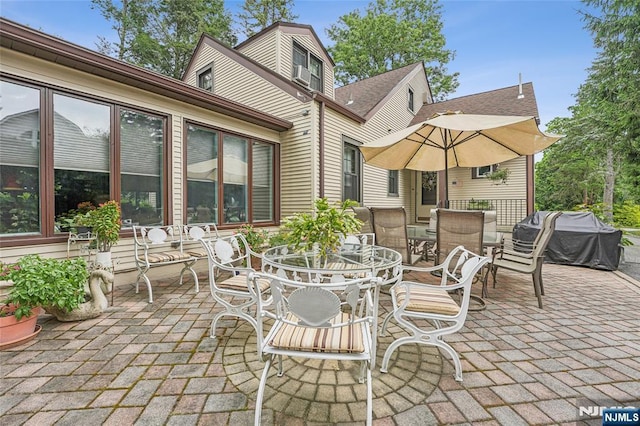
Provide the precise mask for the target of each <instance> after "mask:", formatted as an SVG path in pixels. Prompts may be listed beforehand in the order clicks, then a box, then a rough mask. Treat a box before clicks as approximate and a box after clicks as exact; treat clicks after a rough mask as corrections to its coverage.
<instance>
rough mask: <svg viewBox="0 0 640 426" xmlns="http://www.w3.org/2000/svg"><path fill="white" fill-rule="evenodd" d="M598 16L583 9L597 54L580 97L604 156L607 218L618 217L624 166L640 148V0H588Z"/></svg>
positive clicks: (604, 200) (594, 145)
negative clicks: (616, 194)
mask: <svg viewBox="0 0 640 426" xmlns="http://www.w3.org/2000/svg"><path fill="white" fill-rule="evenodd" d="M584 3H585V4H586V5H587V6H592V7H596V8H599V9H600V11H601V13H600V14H599V15H595V14H591V13H587V12H584V13H583V17H584V21H585V22H586V28H587V29H588V30H589V31H590V32H591V34H592V35H593V40H594V44H595V46H596V47H597V48H598V49H599V52H598V55H597V57H596V59H595V60H594V62H593V64H592V66H591V68H590V69H589V76H588V77H587V81H586V83H585V84H583V85H582V86H581V87H580V89H579V92H578V96H577V100H578V103H579V104H580V105H582V106H586V108H587V109H588V110H589V112H590V114H589V119H590V120H591V122H592V126H593V128H594V129H596V131H595V132H593V136H594V138H593V139H592V140H591V143H592V144H593V147H594V151H595V152H596V153H598V154H600V156H601V157H600V158H603V160H604V173H605V185H604V192H603V203H604V213H605V217H606V218H607V219H609V220H612V219H613V202H614V192H615V182H616V176H617V174H618V173H619V172H620V165H621V164H623V163H624V162H625V160H626V159H628V158H629V156H630V155H635V153H637V152H638V148H640V78H638V75H639V74H640V38H639V37H638V28H640V3H638V2H637V1H635V0H584Z"/></svg>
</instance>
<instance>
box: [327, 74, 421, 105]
mask: <svg viewBox="0 0 640 426" xmlns="http://www.w3.org/2000/svg"><path fill="white" fill-rule="evenodd" d="M418 65H420V66H422V64H421V63H415V64H411V65H407V66H405V67H402V68H397V69H395V70H391V71H387V72H385V73H383V74H379V75H376V76H374V77H370V78H367V79H364V80H360V81H356V82H355V83H351V84H347V85H346V86H342V87H338V88H337V89H336V90H335V99H336V102H337V103H339V104H341V105H344V106H346V107H347V108H349V109H351V110H352V111H353V112H355V113H357V114H359V115H361V116H363V117H366V116H367V114H368V113H369V112H370V111H371V110H372V109H373V108H375V106H376V105H378V104H379V103H380V101H382V100H383V99H384V98H385V96H387V95H388V94H389V93H390V92H391V91H392V90H393V88H394V87H396V86H397V85H398V83H400V81H401V80H402V79H403V78H405V77H406V76H407V75H408V74H409V73H410V72H411V71H413V70H414V69H415V68H416V66H418ZM349 100H353V102H352V103H349Z"/></svg>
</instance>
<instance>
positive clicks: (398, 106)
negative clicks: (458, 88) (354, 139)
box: [364, 74, 424, 217]
mask: <svg viewBox="0 0 640 426" xmlns="http://www.w3.org/2000/svg"><path fill="white" fill-rule="evenodd" d="M420 78H422V79H424V76H422V77H421V76H420V75H419V74H418V75H416V76H415V77H413V78H412V79H410V80H409V82H407V83H405V84H402V85H401V86H400V88H399V89H398V90H397V91H396V92H395V93H394V94H393V95H392V96H391V98H390V99H389V100H388V102H387V103H386V104H385V105H384V106H382V108H380V110H379V111H378V112H377V113H376V114H375V115H374V116H373V117H371V119H370V120H368V121H367V123H366V124H365V126H364V128H365V131H366V132H367V134H369V135H371V136H370V138H371V140H375V139H376V138H379V137H382V136H384V135H386V134H388V133H390V132H391V133H392V132H395V131H398V130H400V129H404V128H405V127H407V126H408V124H409V123H410V122H411V120H412V119H413V117H414V115H413V114H412V113H411V111H409V109H408V107H407V105H408V104H407V90H408V84H411V87H412V89H413V91H414V96H415V98H416V99H421V92H420V90H419V89H420V88H421V85H422V84H421V83H420ZM417 107H418V106H417V105H416V110H417ZM365 142H370V140H366V141H365ZM364 173H365V205H371V206H385V207H398V206H404V207H405V208H406V209H407V214H408V215H409V217H414V213H413V211H412V210H411V209H412V207H411V206H413V204H415V201H414V200H413V197H414V194H413V192H412V191H411V186H412V180H413V177H412V176H413V174H412V172H410V171H407V170H405V171H402V172H401V173H399V182H398V190H399V195H400V196H399V197H389V196H388V193H387V189H388V185H387V184H388V176H389V173H388V171H387V170H384V169H379V168H377V167H371V166H368V165H367V166H365V172H364Z"/></svg>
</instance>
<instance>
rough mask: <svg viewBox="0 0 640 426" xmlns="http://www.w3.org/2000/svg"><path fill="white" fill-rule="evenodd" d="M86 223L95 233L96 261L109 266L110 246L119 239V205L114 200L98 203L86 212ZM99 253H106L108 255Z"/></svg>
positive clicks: (120, 216)
mask: <svg viewBox="0 0 640 426" xmlns="http://www.w3.org/2000/svg"><path fill="white" fill-rule="evenodd" d="M88 217H89V218H88V220H87V222H88V225H89V226H91V227H92V228H93V231H92V232H93V233H94V234H95V235H96V240H97V246H98V256H97V263H99V264H102V265H103V266H106V267H109V266H111V247H112V246H113V245H114V244H117V243H118V241H119V240H120V227H121V226H122V214H121V211H120V205H119V204H118V202H117V201H115V200H110V201H107V202H106V203H103V204H100V205H99V206H98V208H97V209H95V210H91V211H90V212H89V213H88ZM101 253H108V255H105V254H102V255H101Z"/></svg>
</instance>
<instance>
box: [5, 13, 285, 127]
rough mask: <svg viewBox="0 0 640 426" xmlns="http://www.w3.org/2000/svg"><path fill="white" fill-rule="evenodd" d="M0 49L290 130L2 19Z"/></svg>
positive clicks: (249, 111)
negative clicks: (3, 48) (0, 47)
mask: <svg viewBox="0 0 640 426" xmlns="http://www.w3.org/2000/svg"><path fill="white" fill-rule="evenodd" d="M0 45H1V46H2V47H5V48H7V49H10V50H13V51H16V52H20V53H23V54H26V55H30V56H33V57H36V58H39V59H42V60H45V61H49V62H54V63H57V64H60V65H63V66H66V67H69V68H73V69H77V70H79V71H83V72H86V73H89V74H92V75H96V76H99V77H103V78H106V79H109V80H112V81H117V82H119V83H122V84H125V85H127V86H131V87H137V88H139V89H142V90H145V91H148V92H151V93H155V94H158V95H161V96H166V97H168V98H170V99H175V100H178V101H182V102H185V103H188V104H191V105H196V106H199V107H201V108H205V109H208V110H210V111H214V112H217V113H220V114H224V115H226V116H229V117H234V118H237V119H240V120H243V121H246V122H248V123H253V124H257V125H259V126H262V127H265V128H268V129H272V130H276V131H278V132H282V131H285V130H288V129H290V128H292V127H293V123H291V122H290V121H288V120H283V119H281V118H279V117H275V116H273V115H271V114H267V113H265V112H262V111H259V110H257V109H255V108H251V107H248V106H246V105H243V104H240V103H238V102H234V101H231V100H229V99H226V98H223V97H220V96H217V95H214V94H212V93H209V92H206V91H204V90H201V89H199V88H197V87H193V86H190V85H188V84H186V83H183V82H182V81H180V80H176V79H174V78H171V77H167V76H164V75H162V74H159V73H156V72H153V71H149V70H146V69H144V68H141V67H138V66H135V65H131V64H128V63H126V62H124V61H119V60H117V59H114V58H111V57H109V56H106V55H102V54H100V53H97V52H94V51H92V50H89V49H86V48H84V47H81V46H78V45H76V44H73V43H69V42H67V41H64V40H61V39H59V38H56V37H53V36H50V35H48V34H45V33H42V32H40V31H36V30H33V29H31V28H29V27H26V26H24V25H20V24H17V23H15V22H13V21H10V20H7V19H5V18H0Z"/></svg>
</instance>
